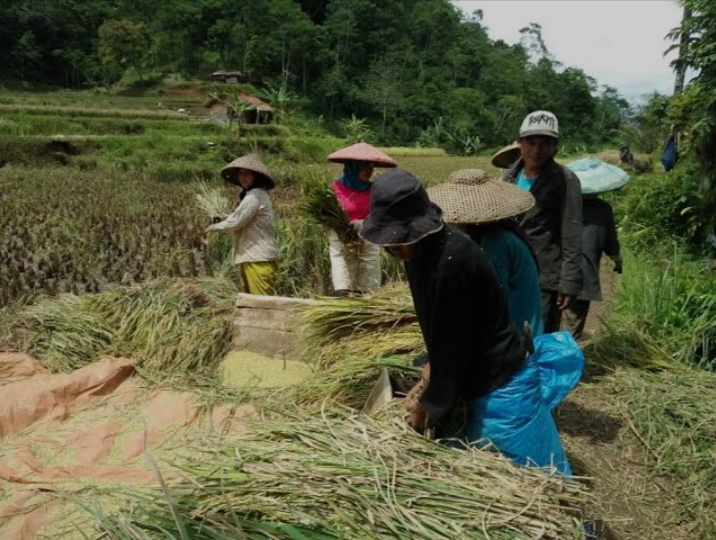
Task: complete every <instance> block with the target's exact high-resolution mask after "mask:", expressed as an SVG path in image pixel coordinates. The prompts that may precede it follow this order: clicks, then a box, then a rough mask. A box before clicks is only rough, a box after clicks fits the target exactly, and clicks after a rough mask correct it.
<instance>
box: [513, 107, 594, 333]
mask: <svg viewBox="0 0 716 540" xmlns="http://www.w3.org/2000/svg"><path fill="white" fill-rule="evenodd" d="M558 141H559V125H558V123H557V117H556V116H555V115H554V114H552V113H551V112H549V111H535V112H532V113H530V114H528V115H527V117H526V118H525V119H524V121H523V122H522V126H521V127H520V133H519V137H518V139H517V142H518V144H519V146H520V159H519V160H518V161H517V163H515V164H514V165H513V166H512V167H511V168H510V169H509V171H508V172H507V173H506V175H505V178H504V179H505V180H506V181H507V182H510V183H512V184H516V185H517V186H518V187H521V188H523V189H525V190H527V191H529V192H530V193H532V195H533V196H534V198H535V201H536V204H535V206H534V207H533V208H532V209H531V210H529V211H528V212H527V213H526V214H525V215H524V216H523V217H522V218H521V220H520V225H521V226H522V228H523V230H524V231H525V233H527V236H529V238H530V240H531V242H532V246H533V248H534V250H535V253H536V255H537V261H538V263H539V272H540V288H541V301H542V316H543V318H544V331H545V332H546V333H550V332H556V331H558V330H559V327H560V323H561V319H562V311H563V310H565V309H567V308H568V307H569V306H570V304H571V303H572V302H573V301H574V300H575V298H576V297H577V295H578V294H579V292H580V291H581V289H582V192H581V188H580V184H579V180H578V179H577V177H576V175H575V174H574V173H573V172H572V171H571V170H569V169H568V168H567V167H564V166H562V165H560V164H559V163H557V162H556V161H555V160H554V157H555V155H556V154H557V143H558Z"/></svg>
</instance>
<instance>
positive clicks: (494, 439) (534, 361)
mask: <svg viewBox="0 0 716 540" xmlns="http://www.w3.org/2000/svg"><path fill="white" fill-rule="evenodd" d="M583 370H584V355H583V354H582V351H581V350H580V348H579V345H577V343H576V342H575V341H574V339H573V338H572V336H571V335H570V334H569V333H567V332H555V333H552V334H543V335H541V336H537V337H536V338H535V352H534V354H532V355H530V357H529V358H528V360H527V364H526V365H525V367H524V368H522V369H521V370H520V371H519V372H518V373H517V374H516V375H515V376H514V377H512V379H511V380H510V381H509V382H508V383H507V384H505V385H504V386H502V387H500V388H498V389H497V390H495V391H493V392H491V393H489V394H487V395H486V396H484V397H481V398H478V399H476V400H475V401H473V402H472V404H471V405H470V410H469V420H468V425H467V433H466V435H467V439H468V441H470V442H473V443H475V444H477V445H478V446H483V445H485V444H487V443H491V444H493V445H494V446H495V448H496V449H497V450H499V451H500V452H501V453H502V454H504V455H505V456H507V457H508V458H509V459H511V460H512V461H513V462H515V463H516V464H518V465H531V466H537V467H550V466H553V467H555V468H556V469H557V471H559V472H560V473H562V474H564V475H566V476H571V475H572V470H571V468H570V466H569V460H568V459H567V454H566V453H565V451H564V447H563V446H562V440H561V439H560V437H559V432H558V431H557V426H556V425H555V423H554V419H553V418H552V409H553V408H554V407H556V406H557V405H559V404H560V403H561V402H562V401H563V400H564V399H565V398H566V397H567V396H568V395H569V393H570V392H571V391H572V390H573V389H574V387H575V386H576V385H577V383H578V382H579V380H580V378H581V376H582V371H583Z"/></svg>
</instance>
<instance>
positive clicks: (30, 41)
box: [13, 31, 41, 81]
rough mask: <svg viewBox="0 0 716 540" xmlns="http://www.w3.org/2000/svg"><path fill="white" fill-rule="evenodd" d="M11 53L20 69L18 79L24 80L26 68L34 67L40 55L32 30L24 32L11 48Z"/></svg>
mask: <svg viewBox="0 0 716 540" xmlns="http://www.w3.org/2000/svg"><path fill="white" fill-rule="evenodd" d="M13 55H14V57H15V61H16V62H17V66H18V69H19V71H20V80H22V81H24V80H25V74H26V72H27V70H28V69H32V68H34V67H36V66H37V62H38V60H39V59H40V57H41V51H40V48H39V47H38V46H37V43H36V42H35V35H34V34H33V33H32V32H30V31H27V32H25V33H24V34H22V36H21V37H20V39H18V40H17V43H16V44H15V47H14V48H13Z"/></svg>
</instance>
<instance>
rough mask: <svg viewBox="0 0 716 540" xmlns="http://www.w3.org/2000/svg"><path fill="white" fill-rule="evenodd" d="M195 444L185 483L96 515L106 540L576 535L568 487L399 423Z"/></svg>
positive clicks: (575, 501) (321, 425)
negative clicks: (200, 452)
mask: <svg viewBox="0 0 716 540" xmlns="http://www.w3.org/2000/svg"><path fill="white" fill-rule="evenodd" d="M247 427H248V430H247V432H246V433H245V434H244V435H243V436H240V439H239V440H236V441H232V442H233V443H235V444H232V445H231V446H228V447H227V443H226V442H224V443H223V444H222V442H217V443H215V444H205V445H204V448H218V450H209V451H207V452H206V454H207V455H206V456H205V457H204V458H202V459H199V460H196V462H195V463H196V465H193V466H191V465H184V466H181V465H179V467H180V468H182V469H183V470H184V473H185V475H186V480H187V481H186V482H185V483H183V484H180V485H178V486H172V487H171V488H169V487H168V486H167V485H166V484H165V483H164V482H162V489H161V490H155V491H153V492H150V493H140V492H138V493H130V496H131V497H132V499H133V500H134V503H135V504H133V505H131V506H130V505H127V507H128V508H133V510H126V511H125V512H124V513H123V514H119V515H106V514H104V513H103V510H102V509H100V508H98V509H96V510H95V515H96V517H97V520H98V523H99V526H100V528H101V529H102V531H103V532H104V533H105V534H106V537H107V538H111V539H116V540H125V539H139V538H160V537H161V538H187V539H188V538H192V539H194V540H203V539H207V540H208V539H227V540H228V539H229V538H246V539H249V538H250V539H274V540H276V539H280V540H284V539H286V540H288V539H292V540H295V539H299V538H300V539H312V540H317V539H320V540H324V539H325V540H328V539H331V540H332V539H336V540H337V539H344V540H353V539H361V540H363V539H365V538H380V539H388V538H391V539H395V538H398V539H402V538H405V539H408V538H410V539H411V540H412V539H417V540H420V539H431V540H434V539H453V538H465V539H479V540H483V539H487V538H490V539H492V540H517V539H527V538H544V539H560V540H562V539H570V538H580V537H581V536H580V528H581V524H580V522H579V519H578V518H577V511H576V508H577V506H578V505H581V504H583V503H584V502H585V500H586V494H585V492H584V491H583V489H582V488H581V487H580V485H579V484H578V483H576V482H571V481H567V480H565V479H564V478H562V477H559V476H557V475H554V474H553V475H548V474H545V472H544V471H540V470H536V469H528V468H518V467H516V466H514V465H512V464H511V463H510V462H509V461H508V460H507V459H505V458H503V457H501V456H500V455H498V454H495V453H490V452H487V451H483V450H474V449H471V450H467V451H465V450H456V449H453V448H450V447H447V446H444V445H440V444H437V443H435V442H433V441H430V440H427V439H425V438H422V437H420V436H418V435H416V434H415V433H413V432H412V431H411V430H410V429H409V428H407V427H406V426H405V423H404V422H403V421H402V420H397V419H393V420H382V421H376V420H371V419H370V418H366V417H357V416H354V415H351V414H348V413H347V412H345V411H338V412H336V414H335V415H332V416H331V417H326V416H318V417H309V418H300V419H297V420H296V421H288V422H287V421H285V420H282V419H278V420H273V421H266V420H263V421H261V422H252V423H249V424H248V426H247Z"/></svg>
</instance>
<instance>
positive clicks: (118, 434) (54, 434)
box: [0, 353, 255, 540]
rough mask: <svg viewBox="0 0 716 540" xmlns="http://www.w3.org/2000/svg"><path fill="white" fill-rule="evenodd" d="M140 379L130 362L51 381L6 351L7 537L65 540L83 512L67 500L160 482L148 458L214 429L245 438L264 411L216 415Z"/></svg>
mask: <svg viewBox="0 0 716 540" xmlns="http://www.w3.org/2000/svg"><path fill="white" fill-rule="evenodd" d="M133 374H134V368H133V366H132V362H131V360H128V359H126V358H105V359H103V360H101V361H99V362H96V363H94V364H91V365H89V366H86V367H84V368H82V369H78V370H76V371H74V372H73V373H69V374H51V373H49V372H48V371H47V370H46V369H45V368H44V367H43V366H42V365H41V364H39V363H38V362H36V361H35V360H34V359H32V358H30V357H29V356H27V355H23V354H17V353H0V396H2V399H0V538H2V539H3V540H30V539H34V538H37V537H43V538H52V537H55V536H59V535H60V532H61V531H63V530H64V527H66V526H73V525H74V523H72V521H73V519H74V518H73V513H75V514H76V513H78V512H79V510H78V509H77V508H76V507H75V506H74V505H72V504H69V503H68V502H67V500H66V499H65V498H64V497H63V496H62V495H63V494H65V493H78V492H79V491H80V490H81V489H82V488H83V487H86V486H97V485H118V484H121V485H123V484H135V485H136V484H137V483H141V484H151V483H154V481H155V477H154V474H153V473H152V471H151V470H150V469H149V467H148V465H147V462H146V459H145V456H144V452H145V450H149V451H151V453H152V454H153V455H158V456H172V455H175V454H178V453H180V452H181V451H182V450H184V449H185V448H186V445H187V443H188V442H190V441H196V440H199V439H200V437H201V436H202V434H206V433H207V430H223V431H226V430H230V431H237V430H241V421H240V419H241V418H244V417H246V416H247V415H253V414H254V412H255V411H254V410H253V408H252V407H251V406H250V405H243V406H239V407H231V406H228V405H224V406H219V407H214V408H213V409H211V410H210V411H209V410H206V408H205V407H204V406H202V404H201V402H200V401H199V400H198V399H197V397H196V396H195V395H194V394H192V393H190V392H180V391H172V390H157V389H147V388H143V387H142V385H141V383H140V381H139V379H138V378H136V377H133V376H132V375H133ZM237 420H238V421H237ZM173 478H174V476H173V475H172V473H171V471H168V473H167V474H166V476H165V479H168V480H172V479H173Z"/></svg>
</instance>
